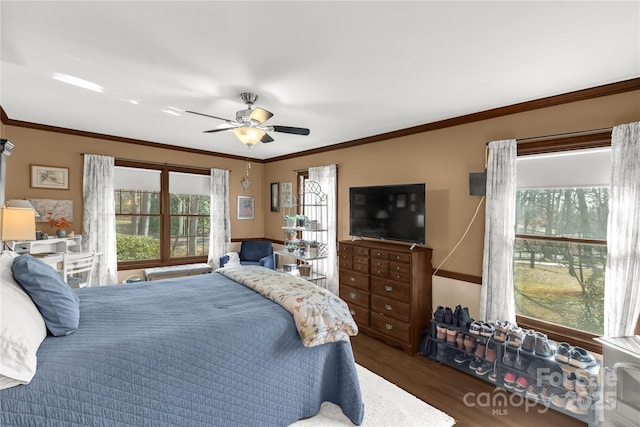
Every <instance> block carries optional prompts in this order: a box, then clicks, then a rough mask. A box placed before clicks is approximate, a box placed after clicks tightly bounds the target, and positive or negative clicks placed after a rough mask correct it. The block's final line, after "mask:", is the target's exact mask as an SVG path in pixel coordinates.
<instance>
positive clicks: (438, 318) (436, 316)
mask: <svg viewBox="0 0 640 427" xmlns="http://www.w3.org/2000/svg"><path fill="white" fill-rule="evenodd" d="M433 321H434V322H436V323H443V322H444V307H443V306H441V305H439V306H438V308H437V309H436V311H435V313H433Z"/></svg>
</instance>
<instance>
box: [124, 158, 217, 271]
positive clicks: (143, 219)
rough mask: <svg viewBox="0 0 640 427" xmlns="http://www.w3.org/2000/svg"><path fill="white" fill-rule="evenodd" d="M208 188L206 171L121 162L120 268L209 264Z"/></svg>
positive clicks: (208, 179)
mask: <svg viewBox="0 0 640 427" xmlns="http://www.w3.org/2000/svg"><path fill="white" fill-rule="evenodd" d="M209 187H210V178H209V174H208V173H207V171H204V170H202V171H201V170H198V169H196V170H191V169H188V168H176V167H169V166H160V165H158V166H156V165H149V164H137V163H135V162H125V161H117V162H116V173H115V214H116V245H117V251H118V263H119V265H120V266H122V264H124V267H125V268H143V267H149V266H157V265H169V264H177V263H183V262H202V261H206V258H207V255H208V251H209V221H210V218H209V212H210V196H209V193H210V190H209Z"/></svg>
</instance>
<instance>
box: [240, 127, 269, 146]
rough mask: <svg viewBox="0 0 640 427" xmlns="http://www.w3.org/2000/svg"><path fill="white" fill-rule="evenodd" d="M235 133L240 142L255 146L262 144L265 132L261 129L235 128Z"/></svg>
mask: <svg viewBox="0 0 640 427" xmlns="http://www.w3.org/2000/svg"><path fill="white" fill-rule="evenodd" d="M233 133H234V134H235V135H236V136H237V137H238V139H239V140H240V142H242V143H243V144H245V145H249V146H251V145H254V144H257V143H258V142H260V140H261V139H262V137H263V136H264V134H265V132H264V131H263V130H260V129H256V128H252V127H240V128H235V129H234V130H233Z"/></svg>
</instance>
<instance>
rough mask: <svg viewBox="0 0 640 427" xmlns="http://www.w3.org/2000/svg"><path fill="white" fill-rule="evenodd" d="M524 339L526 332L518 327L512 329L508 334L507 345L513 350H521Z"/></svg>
mask: <svg viewBox="0 0 640 427" xmlns="http://www.w3.org/2000/svg"><path fill="white" fill-rule="evenodd" d="M523 339H524V332H523V331H522V329H520V328H519V327H517V326H516V327H515V328H511V329H510V330H509V333H508V334H507V345H508V346H509V347H512V348H520V345H522V340H523Z"/></svg>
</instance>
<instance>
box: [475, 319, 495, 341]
mask: <svg viewBox="0 0 640 427" xmlns="http://www.w3.org/2000/svg"><path fill="white" fill-rule="evenodd" d="M494 330H495V328H494V326H493V325H492V324H491V323H487V322H481V321H480V320H475V321H473V322H471V325H469V333H470V334H473V335H481V336H483V337H486V338H490V337H491V336H492V335H493V331H494Z"/></svg>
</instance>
